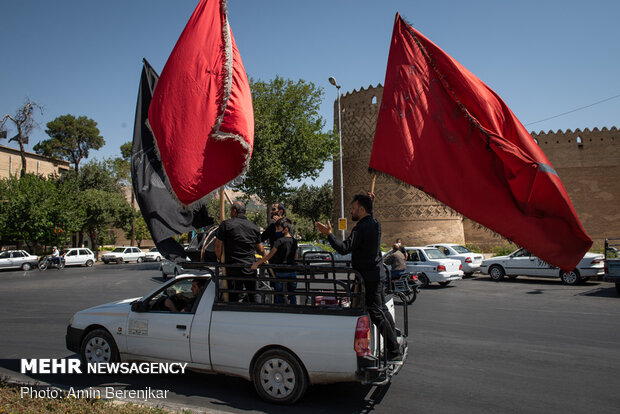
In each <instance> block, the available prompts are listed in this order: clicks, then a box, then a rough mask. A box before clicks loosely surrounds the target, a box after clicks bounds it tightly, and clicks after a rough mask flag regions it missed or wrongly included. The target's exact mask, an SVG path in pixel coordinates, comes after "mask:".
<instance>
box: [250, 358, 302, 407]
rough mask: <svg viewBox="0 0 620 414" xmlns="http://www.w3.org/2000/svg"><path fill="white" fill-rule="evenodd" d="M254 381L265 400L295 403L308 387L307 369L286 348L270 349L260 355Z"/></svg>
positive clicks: (257, 390) (253, 375)
mask: <svg viewBox="0 0 620 414" xmlns="http://www.w3.org/2000/svg"><path fill="white" fill-rule="evenodd" d="M252 382H253V383H254V388H255V389H256V392H257V393H258V395H259V396H260V397H261V398H262V399H263V400H265V401H267V402H270V403H276V404H293V403H295V402H296V401H297V400H299V399H300V398H301V397H302V396H303V395H304V394H305V392H306V389H307V388H308V378H307V375H306V370H305V369H304V367H303V366H302V364H301V362H299V360H298V359H297V358H296V357H295V356H294V355H293V354H291V353H290V352H289V351H287V350H284V349H269V350H267V351H265V352H263V353H262V354H261V355H260V356H259V357H258V359H257V360H256V362H255V363H254V368H253V372H252Z"/></svg>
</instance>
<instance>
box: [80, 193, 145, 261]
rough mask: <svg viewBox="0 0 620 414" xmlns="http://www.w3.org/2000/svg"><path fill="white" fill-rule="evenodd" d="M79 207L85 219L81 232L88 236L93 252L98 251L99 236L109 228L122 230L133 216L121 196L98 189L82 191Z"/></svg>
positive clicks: (129, 207)
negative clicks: (86, 233)
mask: <svg viewBox="0 0 620 414" xmlns="http://www.w3.org/2000/svg"><path fill="white" fill-rule="evenodd" d="M80 205H81V208H82V209H84V212H85V217H86V220H85V223H84V227H83V230H84V231H86V232H88V234H89V235H90V237H91V240H92V242H93V248H94V249H93V250H94V251H95V252H97V251H98V250H99V249H98V247H99V244H100V240H99V237H100V235H101V234H102V233H104V232H106V231H107V230H108V228H109V227H111V226H114V227H119V228H123V227H124V226H126V225H127V223H128V222H130V221H131V217H132V214H133V210H132V208H131V206H130V205H129V203H127V200H125V197H123V196H122V195H121V194H118V193H109V192H106V191H103V190H98V189H88V190H85V191H83V192H82V194H81V200H80Z"/></svg>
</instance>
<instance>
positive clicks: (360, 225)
mask: <svg viewBox="0 0 620 414" xmlns="http://www.w3.org/2000/svg"><path fill="white" fill-rule="evenodd" d="M350 212H351V219H352V220H353V221H357V224H356V225H355V227H353V230H351V234H350V235H349V237H348V238H347V239H346V240H344V241H342V242H340V241H338V240H336V237H335V236H334V235H333V234H332V225H331V223H330V222H329V221H328V222H327V225H325V224H323V223H319V222H317V223H315V227H316V229H317V230H318V231H320V232H321V233H322V234H324V235H326V236H328V237H327V241H329V244H330V245H331V246H332V247H333V248H334V249H335V250H336V251H337V252H338V253H340V254H343V255H344V254H347V253H351V266H352V267H353V269H355V270H357V271H358V272H359V273H360V274H361V275H362V278H363V280H364V290H365V292H366V294H365V299H366V308H367V309H368V313H369V315H370V319H371V320H372V322H373V323H374V324H375V325H376V326H377V328H378V329H379V332H381V333H382V334H384V335H385V342H386V348H387V357H388V359H389V360H391V361H393V362H401V361H402V352H401V350H400V346H399V345H398V340H397V339H396V328H395V326H394V320H393V319H392V315H391V314H390V312H389V311H388V309H387V306H385V296H384V294H383V284H382V283H381V268H382V266H383V264H382V260H381V250H380V249H379V247H380V244H381V224H380V223H379V222H378V221H377V220H376V219H375V218H374V217H373V216H372V198H371V197H370V196H368V195H364V194H357V195H356V196H355V197H353V202H352V203H351V210H350Z"/></svg>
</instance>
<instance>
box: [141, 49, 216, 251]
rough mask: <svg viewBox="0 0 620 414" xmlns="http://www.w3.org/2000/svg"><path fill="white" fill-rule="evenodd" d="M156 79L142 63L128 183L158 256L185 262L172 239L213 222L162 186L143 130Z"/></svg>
mask: <svg viewBox="0 0 620 414" xmlns="http://www.w3.org/2000/svg"><path fill="white" fill-rule="evenodd" d="M158 79H159V75H157V73H156V72H155V70H154V69H153V68H152V67H151V65H150V64H149V62H147V60H146V59H144V66H143V68H142V76H141V77H140V88H139V89H138V102H137V104H136V121H135V124H134V129H133V148H132V156H131V179H132V181H133V191H134V194H135V195H136V199H137V201H138V206H140V211H141V213H142V216H143V217H144V220H145V221H146V225H147V226H148V228H149V230H150V231H151V236H152V237H153V241H154V242H155V245H156V246H157V248H158V249H159V252H160V253H161V254H162V255H164V256H165V257H167V258H169V259H170V260H175V259H177V258H181V259H183V258H185V256H186V253H185V251H184V250H183V247H182V246H181V245H180V244H179V243H178V242H177V241H176V240H175V239H174V238H173V236H175V235H178V234H182V233H187V232H190V231H193V230H195V229H198V228H201V227H205V226H208V225H211V224H213V219H212V218H211V217H209V215H208V213H207V208H206V205H204V204H203V205H198V206H197V207H194V208H193V209H185V208H182V207H181V206H180V205H179V203H177V202H175V201H174V199H173V198H172V195H171V194H170V192H169V191H168V189H167V188H166V186H165V184H164V175H163V174H164V173H163V169H162V166H161V160H160V158H159V155H158V153H157V151H156V148H155V142H154V139H153V134H152V133H151V130H150V129H149V128H148V126H147V118H148V113H149V105H150V103H151V98H152V96H153V91H154V90H155V85H156V84H157V80H158Z"/></svg>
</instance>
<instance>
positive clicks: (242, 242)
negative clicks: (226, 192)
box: [214, 201, 265, 302]
mask: <svg viewBox="0 0 620 414" xmlns="http://www.w3.org/2000/svg"><path fill="white" fill-rule="evenodd" d="M215 237H216V239H215V245H214V250H215V255H216V257H218V258H220V260H221V259H222V253H224V258H223V259H224V260H223V262H224V263H227V264H242V265H246V266H245V267H226V275H227V276H234V277H245V278H247V280H229V281H228V283H229V289H233V290H243V289H245V290H256V280H253V279H254V278H255V277H256V271H254V270H252V269H251V268H250V267H251V266H252V263H254V260H255V256H254V254H255V253H258V254H260V255H262V256H264V255H265V249H264V248H263V244H262V243H261V242H260V230H259V229H258V226H256V224H254V223H252V222H251V221H250V220H248V219H247V217H246V216H245V204H243V203H242V202H241V201H235V202H234V203H233V204H232V206H231V207H230V219H228V220H224V221H223V222H222V223H221V224H220V227H219V228H218V229H217V232H216V234H215ZM248 298H249V300H250V302H252V301H253V299H254V296H253V295H252V294H248ZM238 299H239V294H238V293H230V295H229V300H230V301H231V302H236V301H237V300H238Z"/></svg>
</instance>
